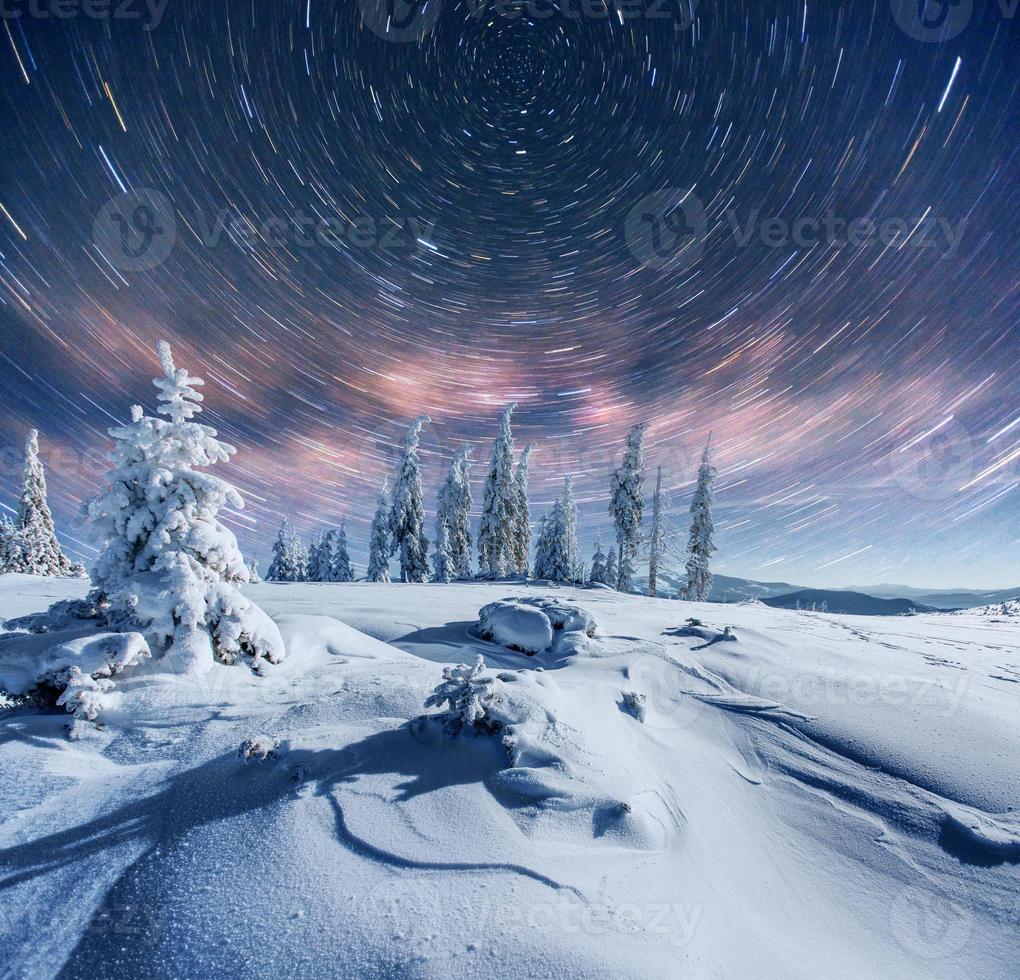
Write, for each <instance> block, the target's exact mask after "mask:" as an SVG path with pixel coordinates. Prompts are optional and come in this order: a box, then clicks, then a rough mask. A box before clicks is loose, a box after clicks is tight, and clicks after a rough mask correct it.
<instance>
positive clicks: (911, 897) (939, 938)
mask: <svg viewBox="0 0 1020 980" xmlns="http://www.w3.org/2000/svg"><path fill="white" fill-rule="evenodd" d="M889 925H890V927H891V928H892V933H893V935H894V936H895V937H896V939H897V940H898V941H899V942H900V944H901V945H902V946H903V947H904V948H905V949H907V950H909V951H910V952H911V953H913V954H914V955H915V956H920V957H922V958H923V959H926V960H935V959H941V958H942V957H945V956H951V955H952V954H953V953H958V952H959V951H960V950H961V949H963V947H964V946H966V945H967V941H968V940H969V939H970V934H971V931H972V929H973V927H974V916H973V914H972V913H971V912H970V911H969V910H968V909H966V908H964V907H963V906H962V905H959V904H958V903H956V902H952V901H950V900H949V899H947V898H944V897H943V896H941V895H936V894H932V893H931V892H926V891H923V890H922V889H920V888H914V887H910V888H904V889H903V891H901V892H900V893H899V894H898V895H897V896H896V898H895V899H894V900H893V903H892V908H891V909H890V914H889Z"/></svg>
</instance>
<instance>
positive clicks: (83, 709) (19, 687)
mask: <svg viewBox="0 0 1020 980" xmlns="http://www.w3.org/2000/svg"><path fill="white" fill-rule="evenodd" d="M151 656H152V653H151V651H150V650H149V645H148V643H146V642H145V637H143V636H142V635H141V633H133V632H128V633H110V632H106V631H103V630H99V629H97V628H96V627H95V626H92V627H87V626H86V627H81V626H79V627H77V628H71V629H65V630H61V631H57V632H50V633H39V634H33V633H7V634H4V635H2V636H0V695H3V696H4V697H3V700H4V701H5V702H8V701H9V700H10V698H9V697H8V696H9V695H14V696H15V697H19V696H20V697H25V696H27V697H29V698H30V699H31V700H33V701H36V702H38V703H42V704H48V705H51V706H55V707H60V708H65V709H66V710H67V711H68V712H69V713H71V714H72V715H74V721H73V722H72V723H71V724H70V726H69V729H70V737H71V738H78V737H79V735H80V734H81V729H80V727H79V722H89V721H95V720H96V719H97V718H98V717H99V715H100V714H101V713H102V712H103V711H104V710H105V709H107V708H108V707H109V706H110V705H111V704H112V699H111V694H110V691H111V688H112V687H113V684H112V682H111V680H110V678H111V677H113V676H115V675H116V674H120V673H121V672H122V671H124V670H126V669H127V668H129V667H137V666H139V665H140V664H141V663H142V662H143V661H145V660H148V659H149V658H150V657H151Z"/></svg>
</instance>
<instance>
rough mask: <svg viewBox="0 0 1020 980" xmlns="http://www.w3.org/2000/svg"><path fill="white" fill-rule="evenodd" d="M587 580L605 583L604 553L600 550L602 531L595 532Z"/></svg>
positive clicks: (599, 583)
mask: <svg viewBox="0 0 1020 980" xmlns="http://www.w3.org/2000/svg"><path fill="white" fill-rule="evenodd" d="M588 581H589V582H594V583H595V584H596V585H606V584H607V576H606V553H605V552H604V551H603V550H602V532H601V531H596V532H595V550H594V551H593V552H592V556H591V572H590V573H589V575H588Z"/></svg>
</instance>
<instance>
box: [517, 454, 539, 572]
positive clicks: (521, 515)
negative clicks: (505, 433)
mask: <svg viewBox="0 0 1020 980" xmlns="http://www.w3.org/2000/svg"><path fill="white" fill-rule="evenodd" d="M533 449H534V446H525V447H524V452H522V453H521V458H520V459H519V460H518V462H517V472H516V473H515V474H514V495H515V507H514V533H513V540H512V542H511V552H512V555H513V558H512V563H513V570H514V571H515V572H516V573H517V574H518V575H523V576H524V577H525V578H527V576H528V562H529V559H530V558H531V508H530V506H529V504H528V467H529V465H530V462H531V453H532V450H533Z"/></svg>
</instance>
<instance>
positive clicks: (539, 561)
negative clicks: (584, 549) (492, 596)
mask: <svg viewBox="0 0 1020 980" xmlns="http://www.w3.org/2000/svg"><path fill="white" fill-rule="evenodd" d="M578 566H579V563H578V558H577V510H576V507H575V506H574V493H573V481H572V480H571V478H570V477H569V476H568V477H567V479H566V483H565V485H564V488H563V496H562V497H560V499H559V500H557V501H556V502H555V503H554V504H553V507H552V510H551V511H550V512H549V513H548V514H546V515H545V516H544V517H543V518H542V520H541V523H540V525H539V534H538V544H537V546H536V548H535V567H534V575H535V578H540V579H548V580H549V581H551V582H573V581H575V577H576V575H577V573H578V571H579V567H578Z"/></svg>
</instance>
